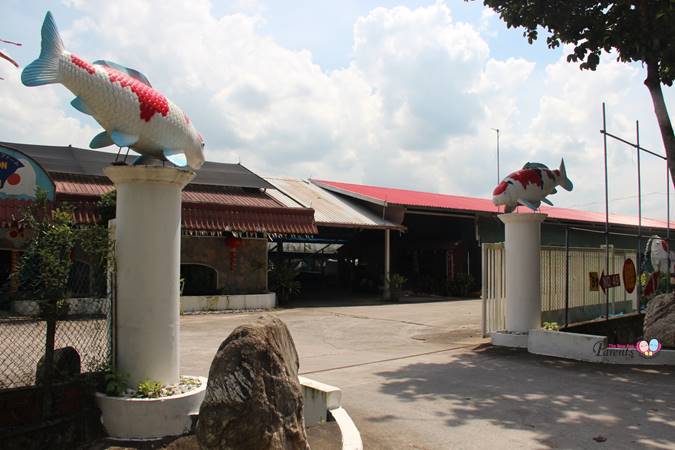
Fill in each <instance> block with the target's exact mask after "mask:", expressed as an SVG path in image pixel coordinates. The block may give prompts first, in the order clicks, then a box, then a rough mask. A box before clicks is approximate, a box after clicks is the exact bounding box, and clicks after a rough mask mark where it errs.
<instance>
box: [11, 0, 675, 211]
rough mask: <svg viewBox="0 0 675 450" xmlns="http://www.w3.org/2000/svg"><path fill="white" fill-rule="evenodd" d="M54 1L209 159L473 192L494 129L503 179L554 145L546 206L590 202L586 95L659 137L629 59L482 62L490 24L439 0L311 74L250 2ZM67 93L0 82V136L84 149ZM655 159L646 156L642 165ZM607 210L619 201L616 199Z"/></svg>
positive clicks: (486, 173) (93, 53)
mask: <svg viewBox="0 0 675 450" xmlns="http://www.w3.org/2000/svg"><path fill="white" fill-rule="evenodd" d="M66 3H67V5H68V6H69V7H70V8H73V9H74V11H75V12H76V14H75V15H76V20H75V21H74V22H73V23H72V25H71V26H70V27H69V28H68V29H64V30H62V31H63V36H64V40H65V42H66V46H67V48H68V50H70V51H73V52H75V53H78V54H80V55H81V56H83V57H86V58H88V59H98V58H105V59H111V60H113V61H116V62H119V63H121V64H124V65H128V66H130V67H134V68H136V69H140V70H141V71H142V72H144V73H145V74H146V75H147V76H148V78H149V79H150V81H151V82H152V83H153V85H154V86H156V87H157V88H159V89H160V90H162V91H164V92H165V93H166V94H167V95H168V96H169V97H170V98H172V100H174V101H175V102H176V103H177V104H179V105H181V107H182V108H183V109H184V110H186V112H188V113H189V114H190V116H191V117H192V119H193V122H194V123H195V124H196V126H197V127H198V128H199V129H200V131H201V132H202V134H203V135H204V136H205V139H206V141H207V157H208V158H209V159H211V160H221V161H237V160H241V161H242V162H243V163H244V164H246V165H249V166H250V167H251V168H253V169H255V170H259V171H260V172H263V173H267V174H286V175H296V176H301V177H307V176H314V177H317V178H327V179H336V180H343V181H354V182H365V183H373V184H383V185H388V186H397V187H406V188H414V189H424V190H431V191H437V192H445V193H453V194H463V195H478V196H483V197H486V196H489V193H490V192H491V190H492V188H493V187H494V184H495V183H496V181H497V180H496V168H495V165H496V164H495V162H496V161H495V133H494V131H492V130H491V128H493V127H496V128H500V130H501V138H502V140H501V143H502V155H501V156H502V158H501V167H502V169H501V175H502V176H504V175H506V173H507V172H508V171H511V170H515V169H517V168H519V167H521V166H522V164H523V163H524V162H525V161H527V160H533V161H541V162H544V163H547V164H549V165H557V164H558V162H559V159H560V157H562V156H564V157H565V159H566V161H567V165H568V171H569V173H570V176H571V177H572V178H573V179H574V181H575V192H573V193H571V194H568V193H560V194H559V195H557V196H556V198H553V201H554V202H555V203H557V204H559V205H573V204H588V203H589V202H598V204H597V206H587V207H588V208H589V209H601V208H602V206H603V204H602V203H601V201H602V194H603V186H602V183H601V172H599V170H601V169H602V139H601V136H600V135H599V133H598V130H599V128H600V125H601V123H600V115H599V114H600V102H601V101H602V100H603V99H604V100H606V101H607V103H608V107H609V109H610V112H611V120H610V126H611V128H612V130H614V131H615V132H616V133H617V134H620V135H624V136H627V137H632V136H633V134H634V131H633V128H632V127H633V126H634V122H633V121H634V119H636V118H638V119H640V121H641V123H643V124H644V125H643V131H644V136H645V137H644V139H643V143H644V144H645V146H647V145H648V146H651V147H652V148H654V149H656V150H660V149H661V148H662V145H661V142H660V139H659V138H658V130H657V129H656V128H655V125H654V124H655V120H654V118H653V112H652V111H651V104H650V102H649V97H648V94H647V90H646V88H644V86H643V85H642V83H641V81H642V80H641V78H642V77H643V76H644V73H643V71H642V70H641V69H640V68H639V67H637V66H635V65H626V64H622V63H617V62H616V61H614V60H613V58H612V57H610V56H607V57H605V58H604V60H603V63H602V64H601V65H600V68H599V69H598V71H597V72H581V71H579V70H578V68H577V66H575V65H572V64H568V63H566V62H565V61H564V59H561V60H560V61H558V62H556V63H554V64H550V65H548V66H545V67H544V66H542V65H538V64H535V62H533V61H529V60H526V59H523V58H508V59H506V60H500V59H496V58H494V57H491V56H490V48H489V46H488V43H487V42H488V38H490V37H491V36H492V35H493V34H494V33H496V32H493V31H490V28H489V24H490V22H491V21H492V20H496V19H494V15H493V14H492V13H490V12H487V13H486V12H485V11H489V10H485V11H484V13H483V14H482V16H481V18H480V19H479V20H477V23H476V24H467V23H461V22H457V21H455V20H454V19H453V18H452V15H451V13H450V10H449V9H448V7H447V6H446V5H445V3H444V2H442V1H439V2H436V3H434V4H431V5H430V6H427V7H422V8H417V9H409V8H406V7H396V8H390V9H387V8H376V9H374V10H372V11H371V12H370V13H369V14H367V15H365V16H364V17H361V18H359V19H358V20H357V21H356V23H355V25H354V30H353V33H354V36H353V39H354V45H353V59H352V60H351V61H350V63H349V64H347V65H346V66H345V67H344V68H342V69H340V70H335V71H325V70H323V69H322V68H321V67H320V66H318V65H317V64H316V63H315V62H314V60H313V58H312V54H311V53H310V52H308V51H292V50H289V49H286V48H284V47H282V46H281V45H279V44H278V43H277V42H275V41H274V40H273V39H271V38H270V37H267V36H265V35H264V34H263V33H262V32H261V31H260V28H261V24H262V23H264V21H265V20H266V19H265V17H264V13H265V7H264V3H262V2H259V1H243V2H239V3H238V4H237V5H235V6H233V7H232V8H229V9H228V10H227V11H240V12H237V13H227V14H223V15H219V16H217V15H216V13H214V8H213V4H212V3H211V2H209V1H208V0H195V1H192V2H190V7H189V8H187V7H185V6H184V4H183V2H180V1H178V0H167V1H155V2H137V1H132V0H119V1H116V2H108V1H90V2H80V1H73V0H69V1H67V2H66ZM130 10H133V11H134V14H129V13H128V12H129V11H130ZM241 11H243V12H241ZM56 19H57V21H58V20H59V17H58V14H57V15H56ZM38 32H39V30H35V33H38ZM98 49H104V51H103V53H102V54H101V52H100V50H98ZM33 50H34V51H35V55H36V56H37V51H38V50H37V49H33ZM3 73H5V72H3ZM38 93H39V95H38ZM666 95H667V99H668V98H672V97H671V94H670V93H669V92H667V93H666ZM68 98H69V95H68V94H67V93H66V92H65V90H64V89H63V88H62V87H42V88H30V89H29V88H24V87H22V86H20V84H19V82H18V78H16V77H14V78H13V79H9V80H8V81H7V82H4V84H3V82H0V99H2V102H3V108H2V109H0V133H2V135H3V136H5V137H4V139H7V140H20V141H25V142H40V143H54V144H63V143H66V142H72V143H73V145H80V146H86V145H87V144H88V142H89V139H90V138H91V137H92V136H93V135H94V134H95V133H96V132H97V131H96V130H94V129H93V128H92V127H91V126H90V125H88V123H89V122H86V121H85V122H79V121H78V120H76V119H74V118H73V117H77V114H78V113H75V112H73V113H70V112H69V113H68V114H66V113H64V111H66V110H67V108H69V106H68V105H67V100H68ZM69 114H72V116H70V115H69ZM54 124H56V125H54ZM622 152H623V153H622ZM631 158H632V156H631V153H630V151H628V150H625V151H624V150H621V151H619V150H618V149H617V150H612V152H611V158H610V167H611V177H612V180H621V182H615V181H613V184H612V185H611V193H610V196H612V197H625V196H630V195H631V194H632V193H633V185H634V183H633V184H631V183H632V181H631V183H628V182H626V181H625V180H632V178H631V177H632V176H633V175H631V174H632V173H634V166H633V160H632V159H631ZM659 167H660V166H659V165H658V163H656V162H654V161H651V162H645V171H651V172H655V171H658V173H661V169H660V168H659ZM643 173H646V172H643ZM659 177H660V175H659ZM656 178H657V177H651V179H650V180H649V181H645V183H646V187H645V192H651V191H664V187H665V186H663V183H661V184H659V183H657V182H656ZM659 199H660V197H659V195H652V196H650V197H649V201H648V202H647V201H646V203H649V206H648V207H647V211H649V212H651V213H652V214H651V215H655V214H654V213H660V211H662V210H663V209H664V208H663V202H660V203H659V201H658V200H659ZM614 207H615V208H617V210H618V211H617V212H632V210H631V208H632V205H631V204H630V202H628V201H617V202H616V203H615V204H614Z"/></svg>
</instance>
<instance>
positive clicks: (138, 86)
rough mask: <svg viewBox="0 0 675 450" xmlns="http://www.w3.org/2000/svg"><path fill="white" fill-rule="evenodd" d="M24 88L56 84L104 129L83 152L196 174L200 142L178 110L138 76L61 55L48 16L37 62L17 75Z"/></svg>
mask: <svg viewBox="0 0 675 450" xmlns="http://www.w3.org/2000/svg"><path fill="white" fill-rule="evenodd" d="M21 81H22V82H23V84H24V85H26V86H41V85H44V84H52V83H60V84H62V85H64V86H65V87H66V88H68V90H70V91H71V92H72V93H73V94H75V96H76V97H75V99H74V100H73V101H72V102H71V104H72V105H73V107H74V108H75V109H77V110H79V111H80V112H83V113H84V114H89V115H91V116H92V117H93V118H94V119H95V120H96V121H97V122H98V123H99V124H100V125H101V126H102V127H103V129H104V131H102V132H101V133H99V134H98V135H96V136H95V137H94V138H93V139H92V141H91V143H90V144H89V146H90V147H91V148H102V147H107V146H110V145H117V146H118V147H120V148H122V147H128V148H131V149H132V150H134V151H136V152H138V153H140V154H141V156H140V157H139V158H137V159H136V161H134V164H142V163H144V162H146V161H147V159H148V158H156V159H160V160H163V161H165V160H168V161H170V162H171V163H173V164H174V165H176V166H178V167H189V168H191V169H194V170H197V169H199V168H200V167H201V166H202V164H204V141H203V139H202V136H201V135H200V134H199V133H198V132H197V130H196V129H195V127H194V126H193V125H192V123H191V122H190V119H189V117H188V116H187V114H185V113H184V112H183V111H182V110H181V109H180V108H179V107H178V106H176V105H175V104H173V103H172V102H171V101H170V100H169V99H167V98H166V97H165V96H164V95H162V94H161V93H160V92H159V91H157V90H156V89H154V88H153V87H152V86H151V85H150V82H149V81H148V79H147V78H146V77H145V75H143V74H142V73H140V72H138V71H137V70H134V69H129V68H127V67H124V66H121V65H119V64H116V63H114V62H111V61H103V60H99V61H94V62H93V63H91V64H90V63H88V62H87V61H85V60H83V59H82V58H80V57H78V56H77V55H75V54H73V53H70V52H68V51H66V50H65V48H64V46H63V42H62V41H61V37H60V36H59V32H58V30H57V28H56V24H55V23H54V18H53V17H52V14H51V12H48V13H47V15H46V16H45V20H44V23H43V24H42V49H41V51H40V57H39V58H38V59H36V60H35V61H33V62H32V63H31V64H29V65H28V66H27V67H26V68H25V69H24V70H23V72H22V74H21Z"/></svg>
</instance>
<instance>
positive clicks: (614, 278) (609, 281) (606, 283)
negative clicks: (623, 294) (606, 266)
mask: <svg viewBox="0 0 675 450" xmlns="http://www.w3.org/2000/svg"><path fill="white" fill-rule="evenodd" d="M598 284H600V287H601V288H602V291H603V292H605V291H606V290H607V289H609V288H613V287H617V286H621V276H620V275H619V274H618V273H614V274H611V275H605V272H602V275H601V276H600V281H599V283H598Z"/></svg>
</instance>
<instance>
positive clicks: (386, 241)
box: [382, 228, 391, 300]
mask: <svg viewBox="0 0 675 450" xmlns="http://www.w3.org/2000/svg"><path fill="white" fill-rule="evenodd" d="M389 234H390V231H389V228H387V229H385V230H384V292H383V293H382V296H383V297H384V299H385V300H388V299H389V298H390V297H391V287H390V286H389V275H390V273H389V270H390V267H389V266H390V259H391V256H390V248H389V245H390V239H389V237H390V236H389Z"/></svg>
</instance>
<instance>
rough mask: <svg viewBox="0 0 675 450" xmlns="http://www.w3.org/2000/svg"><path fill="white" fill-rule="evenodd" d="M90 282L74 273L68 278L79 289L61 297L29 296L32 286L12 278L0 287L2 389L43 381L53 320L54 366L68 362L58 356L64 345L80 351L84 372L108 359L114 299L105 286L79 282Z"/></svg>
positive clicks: (102, 365)
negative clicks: (112, 299) (50, 298)
mask: <svg viewBox="0 0 675 450" xmlns="http://www.w3.org/2000/svg"><path fill="white" fill-rule="evenodd" d="M89 281H90V279H89V277H78V276H77V275H75V274H73V277H71V279H70V280H69V282H70V283H76V285H75V286H74V287H76V290H73V291H70V292H69V293H68V294H69V295H68V297H67V298H65V299H62V300H57V301H50V300H44V299H36V298H30V295H27V294H29V293H30V290H28V292H27V291H26V290H24V286H22V284H21V283H17V282H16V280H14V277H10V279H9V280H7V281H6V282H5V283H4V285H3V286H1V287H0V298H2V302H1V303H0V390H2V389H8V388H17V387H24V386H32V385H35V384H36V382H37V381H40V380H37V378H36V377H37V376H38V372H39V371H40V370H43V369H44V367H43V366H44V361H45V352H48V351H50V349H49V348H48V347H49V343H48V328H49V326H48V325H49V323H50V322H53V324H54V337H53V351H54V354H55V355H56V357H55V366H58V365H59V364H65V363H63V362H61V361H60V356H59V355H60V353H62V352H60V349H64V348H68V347H70V348H73V349H74V350H75V351H76V352H77V355H78V356H79V360H80V371H81V372H82V373H84V372H98V371H100V370H102V369H103V368H104V367H105V366H106V365H107V364H108V363H109V361H110V354H111V340H110V329H111V328H110V323H111V299H110V298H109V296H108V295H107V292H106V291H105V289H104V290H101V289H91V288H89V287H87V286H84V285H82V284H79V283H87V285H89ZM88 289H89V290H88ZM72 295H77V296H76V297H74V296H72ZM54 376H55V377H58V376H59V374H58V373H54Z"/></svg>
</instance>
